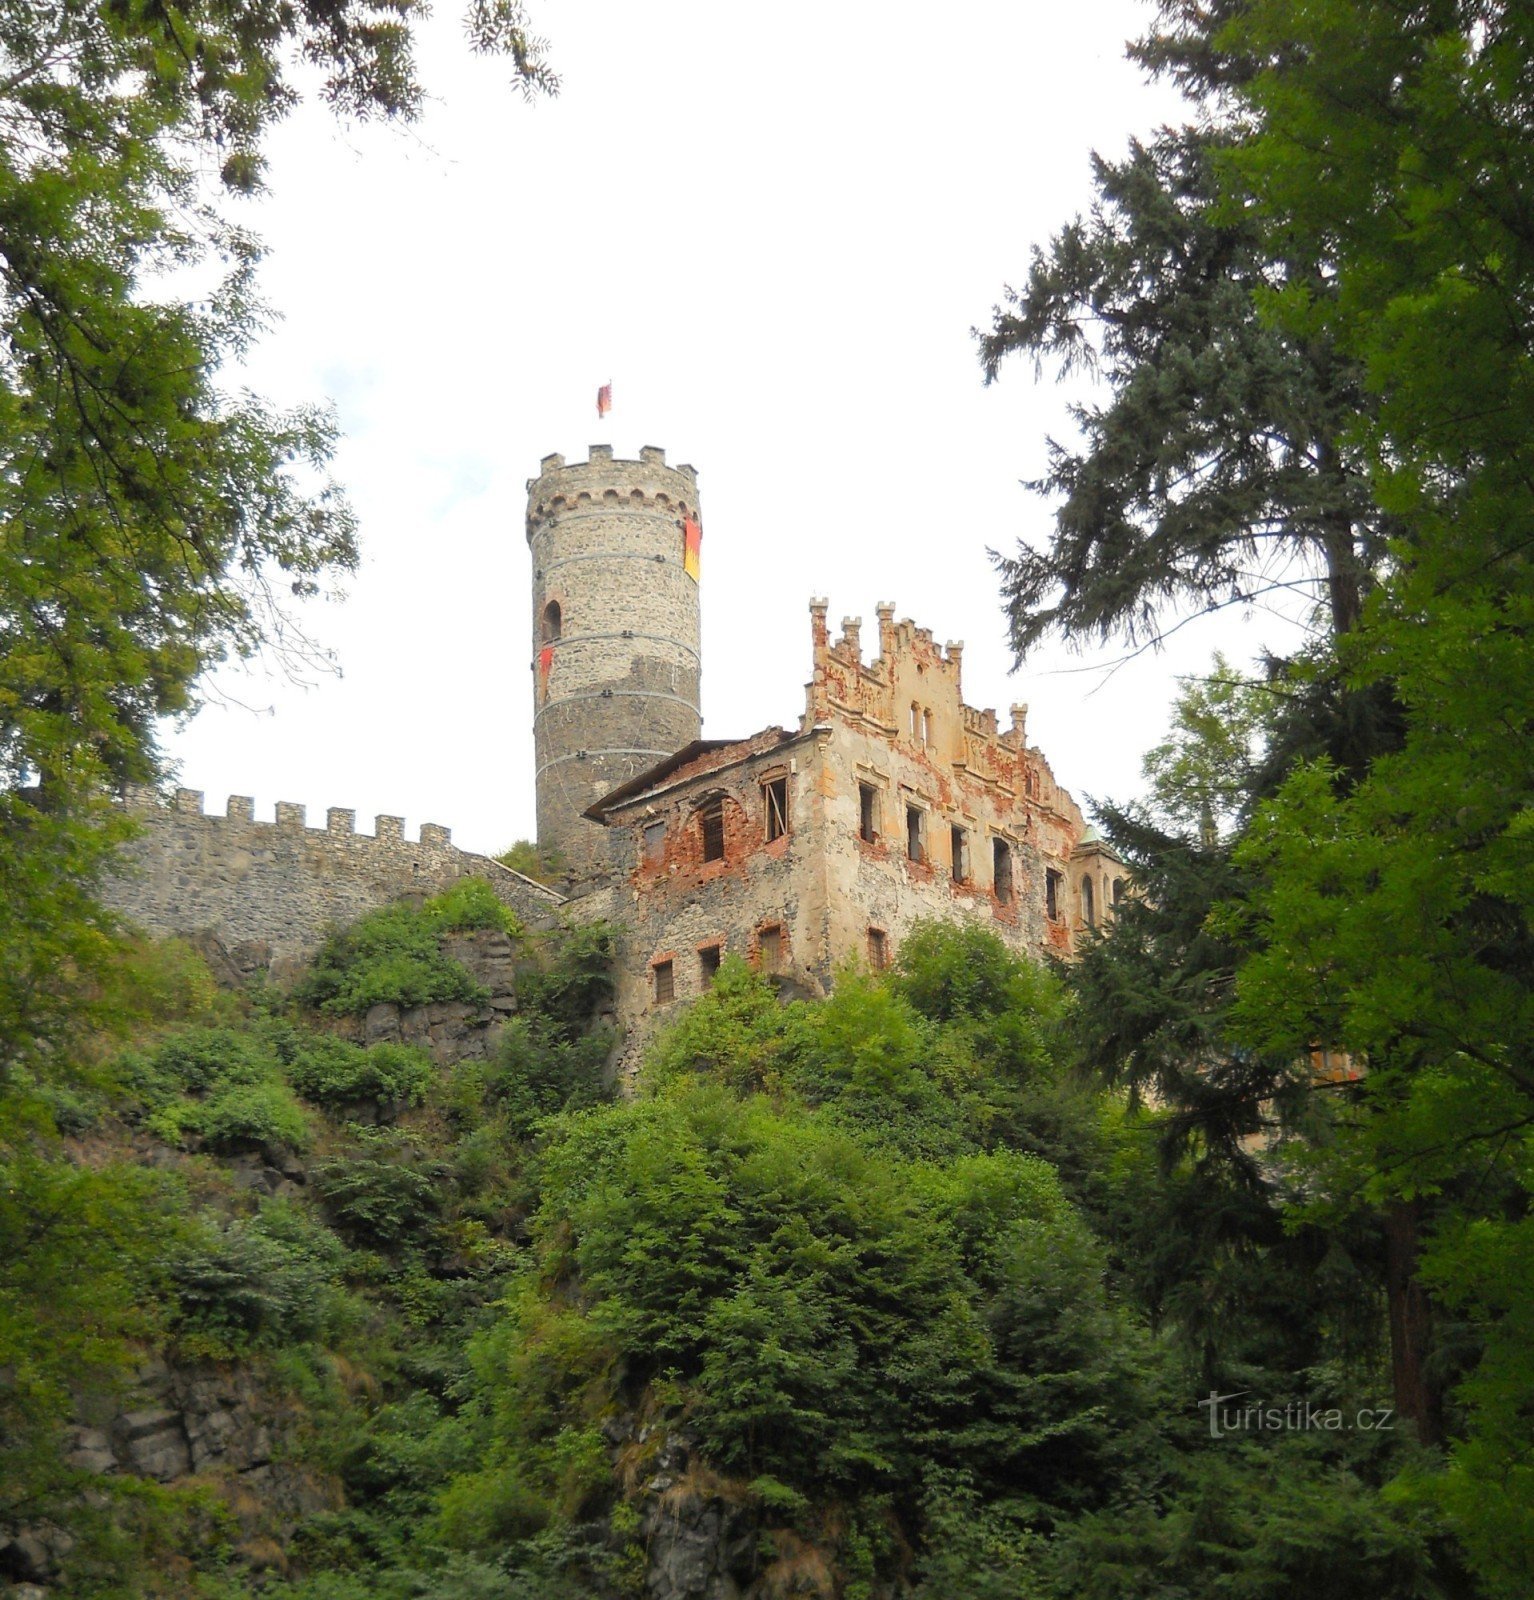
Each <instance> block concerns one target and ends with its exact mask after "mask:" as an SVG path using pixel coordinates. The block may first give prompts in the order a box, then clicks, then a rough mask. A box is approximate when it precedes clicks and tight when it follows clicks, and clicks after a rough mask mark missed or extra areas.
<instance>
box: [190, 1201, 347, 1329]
mask: <svg viewBox="0 0 1534 1600" xmlns="http://www.w3.org/2000/svg"><path fill="white" fill-rule="evenodd" d="M345 1260H346V1250H345V1247H344V1246H343V1245H342V1244H341V1242H340V1240H339V1239H337V1238H336V1237H335V1235H334V1234H332V1233H331V1232H330V1231H329V1230H328V1229H326V1228H323V1227H320V1226H319V1225H317V1224H315V1223H314V1222H312V1221H310V1220H309V1219H307V1218H305V1217H303V1216H302V1215H301V1214H300V1213H298V1212H296V1211H295V1210H294V1209H293V1208H292V1207H288V1206H283V1205H281V1204H280V1203H273V1204H272V1205H270V1206H268V1207H267V1208H266V1209H265V1210H264V1211H263V1212H262V1213H261V1215H260V1216H258V1217H256V1218H255V1219H254V1220H252V1221H249V1222H244V1221H240V1220H238V1219H233V1220H229V1221H225V1222H223V1223H221V1224H220V1223H214V1222H210V1221H208V1220H205V1219H199V1220H198V1221H196V1222H195V1223H194V1224H193V1225H192V1227H191V1228H190V1229H189V1230H188V1231H187V1232H186V1233H185V1234H184V1235H183V1236H182V1237H181V1238H180V1239H178V1240H177V1241H176V1243H175V1244H174V1246H173V1248H172V1250H171V1253H170V1258H169V1260H168V1262H167V1266H168V1269H169V1273H170V1279H171V1283H172V1285H173V1289H174V1293H175V1303H176V1317H175V1332H176V1337H177V1339H178V1341H179V1342H180V1343H181V1345H182V1346H183V1348H185V1349H186V1350H187V1352H188V1353H190V1354H195V1355H199V1356H204V1357H212V1358H214V1359H220V1358H227V1357H228V1356H231V1355H235V1354H238V1353H241V1352H244V1351H250V1350H257V1349H277V1348H281V1347H283V1346H286V1345H289V1344H292V1343H294V1342H295V1341H298V1340H303V1339H310V1338H314V1337H316V1336H318V1335H320V1334H321V1333H323V1332H324V1331H325V1330H326V1327H327V1323H328V1321H329V1319H330V1317H331V1315H332V1313H333V1312H334V1310H335V1309H336V1307H337V1304H338V1302H340V1301H341V1300H343V1299H344V1295H343V1293H342V1291H341V1289H340V1287H339V1282H338V1280H339V1277H340V1274H341V1271H342V1268H343V1265H344V1263H345Z"/></svg>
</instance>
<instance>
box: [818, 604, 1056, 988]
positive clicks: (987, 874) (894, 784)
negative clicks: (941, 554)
mask: <svg viewBox="0 0 1534 1600" xmlns="http://www.w3.org/2000/svg"><path fill="white" fill-rule="evenodd" d="M826 609H827V608H826V603H825V602H824V601H818V600H817V601H812V602H811V605H810V624H811V641H812V649H813V660H814V673H813V676H812V678H811V681H810V683H809V685H808V689H807V705H806V711H805V723H806V725H816V724H822V725H828V726H831V727H833V728H834V729H835V737H834V738H833V739H832V740H831V741H830V743H829V745H828V748H827V766H826V771H825V773H824V775H823V780H822V781H823V783H824V786H825V805H826V811H827V838H828V841H829V849H828V856H827V869H826V870H827V883H828V900H829V904H830V906H831V907H832V923H831V928H830V943H831V947H832V950H833V951H834V952H836V954H837V955H838V956H840V957H842V958H845V955H846V954H849V953H852V952H855V951H863V950H866V948H867V945H868V930H869V928H870V927H875V928H879V929H882V930H883V931H884V932H885V933H886V935H887V949H888V950H889V953H890V954H893V952H894V950H895V948H898V945H899V942H900V939H901V938H902V937H903V936H904V935H905V933H906V932H908V931H909V929H910V927H911V925H912V924H913V923H914V922H916V921H917V920H918V919H920V918H924V917H941V918H948V919H952V918H959V919H962V920H967V921H977V922H980V923H982V924H984V925H986V926H989V927H991V928H993V929H994V930H995V931H996V932H997V933H998V934H1000V935H1001V936H1002V937H1003V938H1004V939H1006V940H1007V941H1008V942H1009V943H1011V944H1013V945H1015V946H1016V947H1018V948H1019V949H1022V950H1026V951H1027V952H1028V953H1029V954H1031V955H1034V956H1040V955H1042V954H1044V953H1045V952H1046V951H1055V952H1057V953H1060V954H1069V953H1071V951H1072V949H1073V947H1074V936H1075V932H1076V930H1077V928H1078V926H1079V922H1080V908H1079V905H1078V903H1077V901H1076V900H1075V899H1074V898H1073V890H1072V885H1073V883H1074V882H1075V881H1076V880H1075V878H1074V876H1073V875H1072V874H1071V872H1070V871H1069V863H1070V860H1071V857H1072V854H1073V852H1074V851H1075V849H1076V847H1077V844H1078V841H1079V840H1080V838H1081V836H1082V833H1083V831H1084V828H1085V822H1084V819H1083V817H1082V815H1081V811H1080V808H1079V807H1078V806H1077V805H1076V803H1075V801H1074V800H1072V798H1071V797H1070V795H1069V794H1067V793H1066V792H1065V791H1064V790H1063V789H1061V788H1060V787H1059V785H1058V784H1057V783H1056V782H1055V780H1054V775H1053V773H1052V772H1051V771H1050V769H1049V765H1048V763H1047V762H1046V761H1045V760H1044V758H1043V756H1042V755H1041V754H1040V753H1039V752H1038V751H1037V750H1035V749H1032V748H1031V747H1029V745H1028V744H1027V741H1026V720H1027V711H1028V708H1027V707H1026V706H1023V705H1016V706H1013V708H1012V725H1011V727H1010V728H1008V729H1006V730H1001V729H999V728H998V726H997V720H996V713H995V712H994V711H980V710H976V709H975V708H974V707H972V706H967V705H965V704H964V699H963V684H962V677H961V672H962V662H963V646H962V645H959V644H949V645H948V646H947V648H946V649H944V648H942V647H940V646H938V645H937V644H935V643H934V642H933V638H932V635H931V633H930V632H929V631H928V630H926V629H925V628H918V627H916V626H915V625H914V624H913V623H912V622H910V621H902V622H898V623H897V622H896V621H895V616H894V607H893V606H891V605H880V606H879V608H878V619H879V654H878V656H877V657H876V658H875V659H874V660H873V661H871V662H865V661H864V660H863V659H862V640H861V624H860V622H859V621H858V619H855V618H848V619H846V620H844V622H843V624H842V634H841V637H840V638H839V639H838V640H836V641H835V642H834V643H833V642H832V640H831V638H830V635H829V632H828V629H827V626H826ZM865 784H866V785H868V786H869V787H870V788H871V789H872V790H873V791H874V795H875V813H876V814H875V833H876V838H875V839H874V840H873V841H872V842H869V841H865V840H864V839H863V838H861V837H860V825H861V820H862V818H861V803H860V788H859V786H860V785H865ZM908 807H914V808H915V809H916V810H917V812H918V813H919V817H920V832H921V857H922V858H921V859H920V860H916V859H912V857H911V855H910V853H909V849H908V838H907V809H908ZM955 826H957V827H959V828H961V829H963V831H964V834H965V840H966V845H967V854H968V863H967V872H965V873H963V874H961V873H960V872H958V871H956V870H955V866H956V864H955V862H954V860H953V851H952V833H951V830H952V828H953V827H955ZM997 840H1000V841H1001V842H1002V843H1004V844H1005V846H1006V848H1007V851H1008V853H1009V857H1010V861H1011V875H1012V890H1011V894H1010V895H1009V896H1006V897H1001V896H998V894H997V885H996V882H995V875H994V843H995V841H997ZM1050 869H1053V870H1055V871H1057V872H1059V874H1060V880H1061V881H1060V888H1061V893H1060V894H1059V895H1058V896H1057V909H1058V913H1059V914H1058V915H1057V916H1055V917H1054V918H1050V917H1048V916H1046V914H1045V910H1046V908H1045V899H1046V894H1045V888H1046V879H1045V874H1046V872H1047V871H1048V870H1050Z"/></svg>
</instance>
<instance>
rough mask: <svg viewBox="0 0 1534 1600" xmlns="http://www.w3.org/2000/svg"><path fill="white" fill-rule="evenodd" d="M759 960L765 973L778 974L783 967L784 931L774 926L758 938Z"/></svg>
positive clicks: (758, 935) (766, 929)
mask: <svg viewBox="0 0 1534 1600" xmlns="http://www.w3.org/2000/svg"><path fill="white" fill-rule="evenodd" d="M756 948H757V954H758V959H759V962H760V965H761V969H762V971H763V972H777V971H779V970H780V969H781V968H782V966H783V930H782V928H781V927H779V926H777V925H776V924H774V925H773V926H772V927H770V928H763V929H762V931H761V932H760V933H759V934H757V936H756Z"/></svg>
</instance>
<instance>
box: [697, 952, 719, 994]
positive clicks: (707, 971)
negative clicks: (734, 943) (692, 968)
mask: <svg viewBox="0 0 1534 1600" xmlns="http://www.w3.org/2000/svg"><path fill="white" fill-rule="evenodd" d="M723 950H724V946H723V945H718V944H706V945H704V946H703V948H702V949H701V950H700V951H699V952H698V981H699V982H700V983H701V984H702V985H703V987H704V988H705V989H706V988H708V986H709V985H710V984H711V983H712V982H713V981H714V979H715V977H716V976H717V975H718V972H719V957H720V955H721V953H722V952H723Z"/></svg>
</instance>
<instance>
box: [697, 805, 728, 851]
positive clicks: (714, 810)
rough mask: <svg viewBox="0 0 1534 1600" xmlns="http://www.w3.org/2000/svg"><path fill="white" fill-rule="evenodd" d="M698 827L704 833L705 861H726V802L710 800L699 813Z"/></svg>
mask: <svg viewBox="0 0 1534 1600" xmlns="http://www.w3.org/2000/svg"><path fill="white" fill-rule="evenodd" d="M698 826H699V827H700V828H701V829H702V831H703V859H704V860H705V861H723V860H724V801H723V800H710V801H709V802H708V804H707V805H705V806H704V807H703V809H702V810H701V811H700V812H699V813H698Z"/></svg>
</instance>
